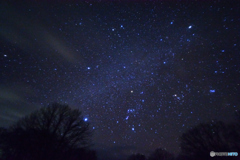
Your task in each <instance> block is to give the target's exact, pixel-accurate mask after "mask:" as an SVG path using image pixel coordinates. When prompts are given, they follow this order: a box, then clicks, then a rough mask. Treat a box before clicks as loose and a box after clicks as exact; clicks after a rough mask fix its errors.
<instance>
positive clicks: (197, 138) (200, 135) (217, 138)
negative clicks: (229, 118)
mask: <svg viewBox="0 0 240 160" xmlns="http://www.w3.org/2000/svg"><path fill="white" fill-rule="evenodd" d="M239 133H240V132H239V127H238V126H237V125H236V124H231V125H225V124H224V123H223V122H220V121H219V122H211V123H201V124H199V125H197V126H196V127H194V128H192V129H190V130H189V131H187V132H186V133H184V134H183V135H182V136H181V138H180V140H181V143H180V147H181V156H180V157H186V159H194V160H202V159H204V160H208V159H212V157H210V152H211V151H214V152H239V149H238V148H239V145H238V144H239V142H240V141H239ZM215 158H216V157H215ZM231 158H233V157H231ZM217 159H226V157H217Z"/></svg>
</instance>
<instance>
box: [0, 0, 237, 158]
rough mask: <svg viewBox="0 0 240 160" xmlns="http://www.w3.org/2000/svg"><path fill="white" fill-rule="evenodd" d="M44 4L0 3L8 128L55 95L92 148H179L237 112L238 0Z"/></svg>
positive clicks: (1, 65)
mask: <svg viewBox="0 0 240 160" xmlns="http://www.w3.org/2000/svg"><path fill="white" fill-rule="evenodd" d="M38 3H39V4H34V3H30V2H28V3H21V4H20V3H11V4H10V3H4V2H2V5H0V6H1V15H0V18H1V19H0V20H1V24H2V25H1V26H0V28H1V29H0V39H1V41H0V43H1V48H0V61H1V63H0V70H1V75H2V76H1V80H0V82H1V83H0V87H1V91H0V96H1V97H0V99H1V106H0V107H1V112H0V118H1V121H2V123H1V125H2V126H3V125H5V126H8V125H9V124H11V123H12V122H14V121H15V120H16V119H17V118H19V117H21V116H24V115H26V114H27V113H30V112H31V111H33V110H35V109H37V108H38V107H39V106H43V105H46V104H47V103H49V102H53V101H57V102H62V103H68V104H69V105H70V106H72V107H74V108H79V109H80V110H82V111H83V116H84V121H88V122H90V124H91V127H92V129H93V130H94V131H95V132H94V139H93V142H94V143H95V144H96V148H101V149H110V148H111V147H117V146H121V147H123V148H127V147H130V148H131V149H129V150H128V153H126V151H125V152H124V154H130V153H133V152H145V153H148V152H150V151H153V150H154V149H156V148H158V147H161V148H166V149H167V150H169V151H170V152H173V153H178V152H179V146H178V145H179V136H180V135H181V134H182V133H183V132H184V131H186V130H187V129H189V128H191V127H192V126H194V125H196V124H198V123H200V122H206V121H210V120H223V121H230V120H232V118H231V117H232V116H233V114H234V111H235V110H237V109H239V99H240V96H239V95H240V94H239V90H240V56H239V49H240V48H239V46H240V44H239V41H240V37H239V36H240V33H239V28H240V19H239V15H240V13H239V3H237V1H231V3H230V2H229V3H228V4H225V3H224V2H217V1H212V2H200V1H199V2H191V3H187V2H181V1H173V2H171V3H170V2H167V1H159V2H157V1H152V2H138V3H137V2H122V3H120V2H114V1H113V2H90V1H85V2H81V3H76V2H72V3H70V2H66V3H63V2H61V3H51V2H38ZM236 4H237V5H236ZM122 153H123V152H122Z"/></svg>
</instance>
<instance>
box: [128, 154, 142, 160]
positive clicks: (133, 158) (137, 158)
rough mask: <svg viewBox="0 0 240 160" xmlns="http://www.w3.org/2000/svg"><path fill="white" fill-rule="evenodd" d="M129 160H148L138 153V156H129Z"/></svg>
mask: <svg viewBox="0 0 240 160" xmlns="http://www.w3.org/2000/svg"><path fill="white" fill-rule="evenodd" d="M128 160H146V157H145V155H142V154H140V153H137V154H133V155H131V156H129V157H128Z"/></svg>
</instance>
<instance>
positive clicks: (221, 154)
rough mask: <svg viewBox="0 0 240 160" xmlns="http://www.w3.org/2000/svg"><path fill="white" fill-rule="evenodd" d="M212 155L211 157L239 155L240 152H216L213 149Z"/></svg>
mask: <svg viewBox="0 0 240 160" xmlns="http://www.w3.org/2000/svg"><path fill="white" fill-rule="evenodd" d="M210 156H211V157H214V156H238V152H214V151H211V152H210Z"/></svg>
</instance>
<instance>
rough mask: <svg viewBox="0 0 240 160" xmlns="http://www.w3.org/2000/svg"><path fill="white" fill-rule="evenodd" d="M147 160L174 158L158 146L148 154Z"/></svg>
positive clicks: (172, 159) (169, 159) (170, 159)
mask: <svg viewBox="0 0 240 160" xmlns="http://www.w3.org/2000/svg"><path fill="white" fill-rule="evenodd" d="M148 160H174V156H173V154H171V153H169V152H168V151H166V150H164V149H162V148H158V149H156V150H155V151H154V152H153V153H152V154H151V155H150V156H149V158H148Z"/></svg>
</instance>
